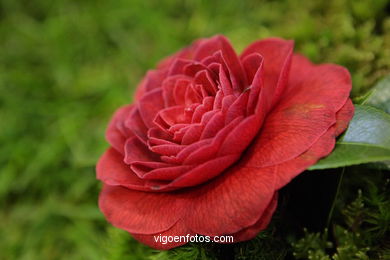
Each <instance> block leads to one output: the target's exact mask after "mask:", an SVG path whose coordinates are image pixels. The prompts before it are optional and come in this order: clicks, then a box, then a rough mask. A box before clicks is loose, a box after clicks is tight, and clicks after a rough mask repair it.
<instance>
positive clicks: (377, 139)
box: [309, 105, 390, 170]
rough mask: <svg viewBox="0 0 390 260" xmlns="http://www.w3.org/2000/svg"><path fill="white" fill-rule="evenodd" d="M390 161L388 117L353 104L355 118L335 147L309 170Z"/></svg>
mask: <svg viewBox="0 0 390 260" xmlns="http://www.w3.org/2000/svg"><path fill="white" fill-rule="evenodd" d="M388 160H390V115H388V114H386V113H384V112H383V111H380V110H378V109H376V108H373V107H370V106H365V105H355V115H354V117H353V119H352V121H351V123H350V125H349V127H348V129H347V131H346V132H345V134H344V136H343V137H342V138H340V140H339V141H338V142H337V143H336V148H335V149H334V150H333V152H332V153H331V154H330V155H329V156H328V157H326V158H324V159H322V160H320V161H319V162H318V163H317V164H315V165H313V166H312V167H310V168H309V170H319V169H328V168H337V167H344V166H350V165H356V164H363V163H371V162H381V161H382V162H383V161H388Z"/></svg>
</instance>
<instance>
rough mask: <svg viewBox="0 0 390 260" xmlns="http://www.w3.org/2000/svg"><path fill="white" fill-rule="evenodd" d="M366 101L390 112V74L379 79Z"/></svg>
mask: <svg viewBox="0 0 390 260" xmlns="http://www.w3.org/2000/svg"><path fill="white" fill-rule="evenodd" d="M372 91H373V93H372V94H371V95H369V96H368V97H367V100H366V102H365V103H367V104H368V105H372V106H374V107H377V108H379V109H382V110H384V111H386V112H387V113H390V75H388V76H387V77H385V78H384V79H382V80H381V81H379V83H378V84H376V85H375V87H374V88H373V89H372Z"/></svg>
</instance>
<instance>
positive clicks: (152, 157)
mask: <svg viewBox="0 0 390 260" xmlns="http://www.w3.org/2000/svg"><path fill="white" fill-rule="evenodd" d="M260 60H261V59H259V61H260ZM235 62H236V63H237V64H235V66H239V70H240V73H237V74H235V72H234V71H233V70H231V69H230V70H229V66H228V64H226V62H225V59H224V58H223V56H222V53H221V52H216V53H214V55H213V56H209V57H206V58H204V59H203V60H202V61H200V62H194V61H192V60H185V59H176V60H175V61H174V62H173V63H172V64H171V66H170V67H169V69H167V70H166V71H165V72H164V73H166V75H164V76H165V77H164V79H163V81H162V82H161V85H160V86H149V89H147V90H146V93H144V94H143V95H142V97H141V98H140V100H139V102H138V103H137V104H136V105H135V107H134V109H133V110H132V112H131V115H130V116H129V118H128V119H127V120H126V122H125V127H126V128H127V130H128V131H130V132H131V134H130V135H128V138H127V140H126V143H125V145H124V151H125V156H124V162H125V163H126V164H128V165H129V166H130V167H131V169H132V170H133V171H134V173H135V174H136V175H137V176H138V177H139V178H141V179H144V180H148V181H149V182H150V185H151V188H152V189H155V190H158V189H160V188H161V187H164V186H166V185H169V186H171V187H174V186H176V185H178V186H179V187H182V186H192V185H195V184H199V183H202V182H204V181H206V180H208V179H210V178H213V177H214V176H216V175H218V174H219V173H220V172H222V171H223V170H224V169H226V168H227V167H229V166H230V165H231V164H233V163H234V162H235V161H236V160H237V159H238V158H239V157H240V154H241V153H242V151H243V150H244V149H245V148H246V146H247V145H248V143H249V141H250V140H251V139H252V138H253V137H254V135H255V133H256V130H258V128H259V124H258V123H257V124H256V123H255V121H258V122H259V120H258V119H259V118H258V117H255V116H252V117H248V116H250V115H254V114H255V106H256V103H257V101H258V96H259V87H260V84H257V86H248V84H247V83H246V82H247V78H245V77H246V75H245V73H242V71H243V69H242V65H241V63H240V62H239V61H238V59H236V61H235ZM259 68H260V62H259ZM160 73H161V72H160ZM248 118H249V120H247V121H250V123H249V122H245V119H248ZM256 119H257V120H256ZM248 124H249V125H251V127H250V129H248V128H244V127H243V126H244V125H248ZM253 124H254V126H253ZM236 139H240V141H239V143H238V142H236ZM233 144H235V146H234V147H233V146H230V145H233ZM205 167H207V168H205ZM194 175H199V176H195V178H193V177H194ZM190 176H192V177H191V179H190V180H188V181H187V178H188V177H190Z"/></svg>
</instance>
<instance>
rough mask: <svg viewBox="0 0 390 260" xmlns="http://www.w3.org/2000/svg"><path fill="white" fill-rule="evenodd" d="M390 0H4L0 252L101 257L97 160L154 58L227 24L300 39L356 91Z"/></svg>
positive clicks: (383, 33) (383, 56)
mask: <svg viewBox="0 0 390 260" xmlns="http://www.w3.org/2000/svg"><path fill="white" fill-rule="evenodd" d="M389 12H390V1H388V0H376V1H370V0H364V1H353V0H321V1H298V0H284V1H254V0H251V1H234V0H224V1H222V0H218V1H196V0H193V1H165V2H163V1H143V0H134V1H125V0H118V1H110V2H108V1H102V0H97V1H92V0H82V1H66V0H55V1H54V0H52V1H49V0H34V1H28V0H0V120H1V121H0V126H1V127H0V145H1V149H0V165H1V166H0V208H1V211H0V259H101V258H102V256H103V255H104V254H105V252H106V244H107V241H106V240H107V231H106V229H107V227H108V226H109V225H108V224H106V222H105V220H104V218H103V216H102V214H101V213H100V212H99V210H98V208H97V196H98V192H99V187H100V184H99V183H98V182H97V181H96V180H95V173H94V165H95V163H96V161H97V159H98V157H99V155H100V154H101V153H102V152H103V151H104V149H105V148H106V147H107V143H106V142H105V140H104V137H103V136H104V130H105V127H106V125H107V122H108V119H109V117H110V115H111V114H112V113H113V111H114V110H115V109H116V108H117V107H119V106H120V105H122V104H125V103H129V102H131V94H132V92H133V90H134V87H135V86H136V84H137V82H138V81H139V80H140V79H141V77H142V75H143V74H144V73H145V71H146V70H147V69H149V68H152V67H153V66H154V65H155V64H156V62H157V61H158V60H160V59H161V58H162V57H164V56H166V55H169V54H170V53H172V52H174V51H176V50H178V49H179V48H181V47H183V46H185V45H187V44H189V43H190V42H191V41H192V40H193V39H195V38H199V37H206V36H211V35H213V34H216V33H222V34H225V35H226V36H228V37H229V38H230V39H231V41H232V43H233V44H234V46H235V47H236V49H237V50H238V51H241V50H242V49H243V48H244V47H245V46H246V45H247V44H249V43H250V42H252V41H254V40H256V39H259V38H264V37H268V36H280V37H285V38H291V39H295V41H296V49H297V50H298V51H299V52H301V53H304V54H305V55H307V56H309V57H310V58H311V59H312V60H313V61H315V62H332V63H338V64H341V65H344V66H346V67H347V68H348V69H349V70H350V71H351V73H352V75H353V81H354V90H353V94H354V95H359V94H361V93H363V92H364V91H366V90H367V89H368V88H369V87H370V86H372V85H373V84H374V83H375V82H376V81H377V80H378V79H380V78H382V77H383V76H384V75H386V74H388V73H390V18H389Z"/></svg>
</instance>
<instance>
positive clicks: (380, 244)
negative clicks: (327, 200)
mask: <svg viewBox="0 0 390 260" xmlns="http://www.w3.org/2000/svg"><path fill="white" fill-rule="evenodd" d="M388 181H389V180H388V179H387V183H386V184H385V185H384V187H385V188H386V189H387V187H386V186H387V185H388V184H389V183H388ZM368 184H369V188H368V191H367V192H368V195H366V196H363V195H362V191H361V190H359V191H358V196H357V198H356V199H355V200H354V201H353V202H352V203H350V204H349V205H347V206H346V207H345V208H344V209H343V210H341V211H342V214H343V226H341V225H338V224H334V225H333V228H332V236H331V235H330V234H329V232H328V230H327V229H325V230H324V232H322V233H310V232H308V231H307V230H305V235H304V237H303V238H301V239H300V240H299V241H298V242H296V243H293V248H294V256H295V257H296V258H297V259H317V260H330V259H332V260H349V259H387V258H386V257H387V256H388V255H389V248H388V243H389V242H390V241H389V237H388V236H387V235H388V233H389V229H390V222H389V220H390V218H389V215H390V201H389V198H388V195H389V191H388V190H387V191H380V190H379V189H378V186H377V185H375V184H373V183H372V182H370V181H368ZM386 196H387V197H386Z"/></svg>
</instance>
